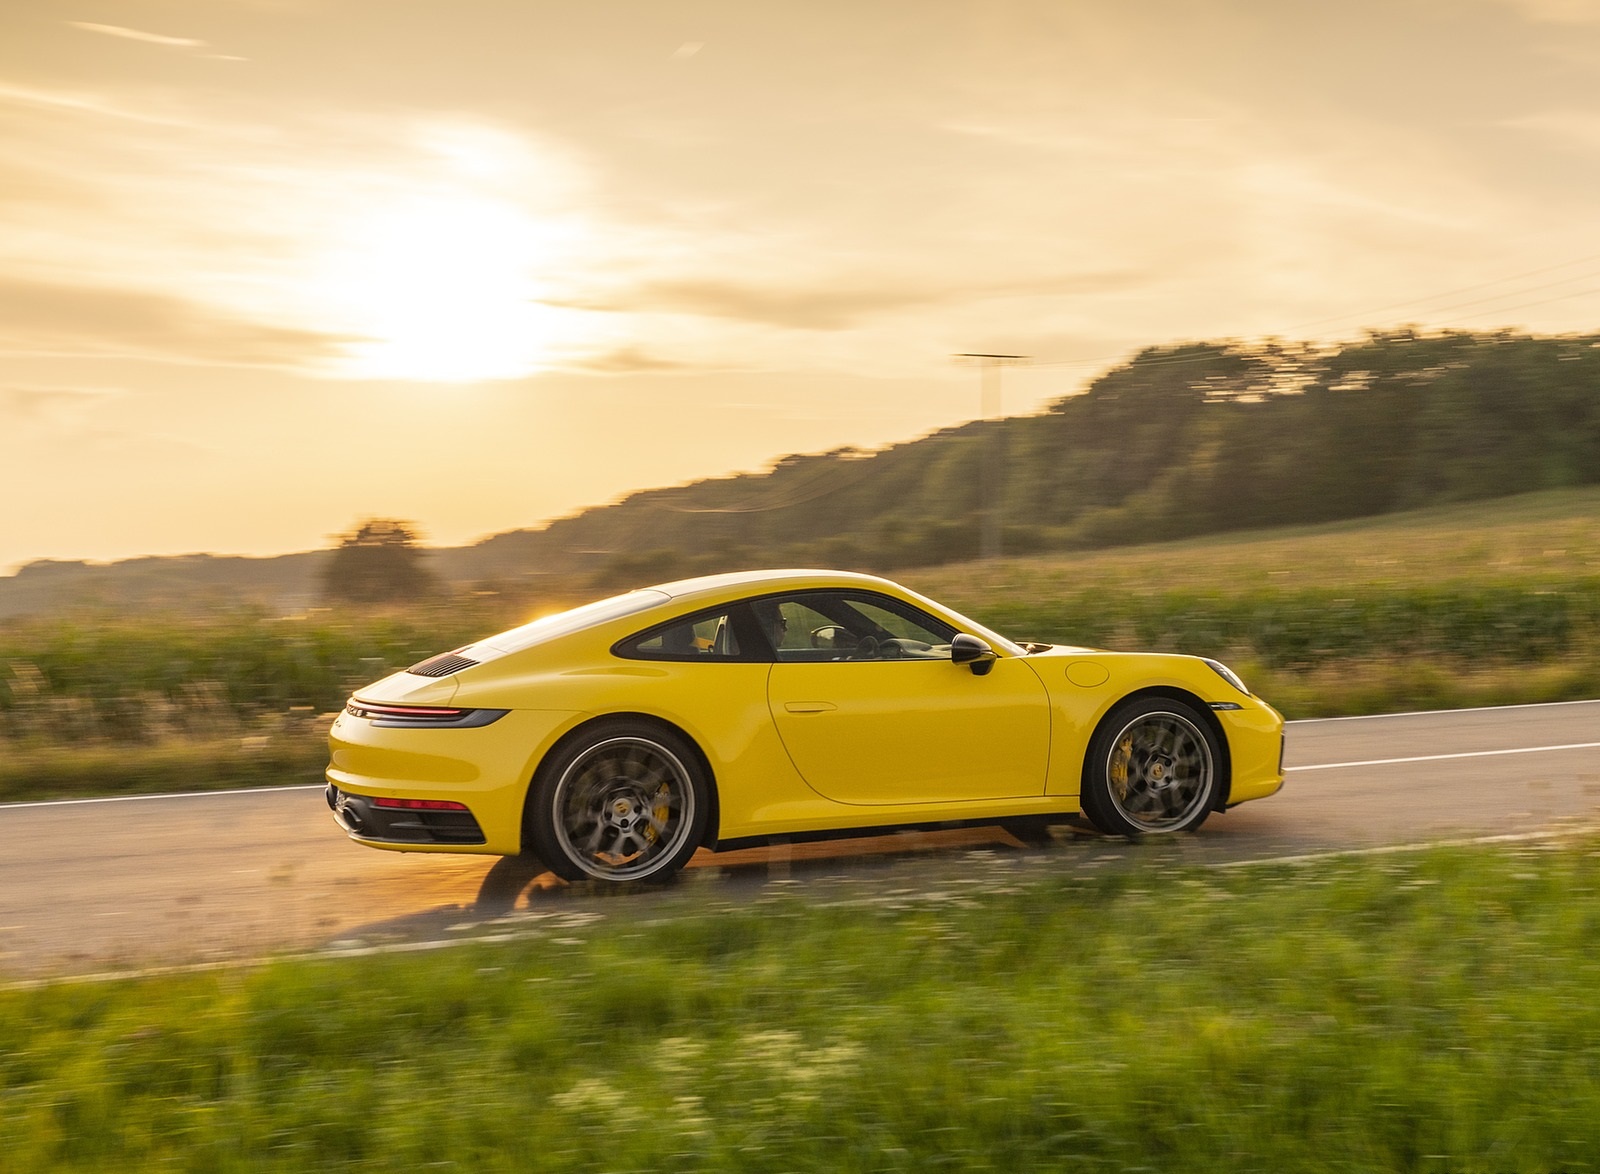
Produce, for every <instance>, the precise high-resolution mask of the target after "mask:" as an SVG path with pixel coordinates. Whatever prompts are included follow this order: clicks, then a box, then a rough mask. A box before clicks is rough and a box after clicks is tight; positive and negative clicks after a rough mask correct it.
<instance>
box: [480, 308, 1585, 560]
mask: <svg viewBox="0 0 1600 1174" xmlns="http://www.w3.org/2000/svg"><path fill="white" fill-rule="evenodd" d="M985 462H989V465H990V468H991V469H993V468H995V467H996V466H998V469H997V473H998V475H997V476H996V477H995V478H994V479H993V481H992V482H990V483H991V484H997V485H998V489H996V490H991V491H989V494H988V495H987V496H988V498H989V499H988V500H985V498H986V493H985V489H984V486H985V477H984V475H983V473H984V463H985ZM1596 482H1600V335H1597V336H1582V337H1558V338H1548V337H1545V338H1541V337H1530V336H1526V335H1517V334H1511V333H1506V332H1501V333H1493V334H1483V333H1465V332H1446V333H1438V334H1424V333H1421V332H1417V331H1412V330H1402V331H1393V332H1387V333H1372V334H1369V335H1368V336H1367V337H1366V338H1364V339H1362V340H1361V341H1359V342H1355V343H1350V344H1346V345H1342V346H1332V347H1318V346H1313V345H1310V344H1291V343H1284V342H1262V343H1243V342H1237V341H1224V342H1203V343H1190V344H1182V345H1175V346H1167V347H1151V348H1148V349H1146V350H1144V351H1142V352H1141V353H1139V354H1138V355H1137V356H1135V357H1134V358H1133V359H1132V360H1130V361H1129V362H1127V363H1125V364H1123V365H1121V366H1119V367H1116V368H1114V369H1113V370H1110V371H1108V372H1106V373H1105V374H1104V375H1102V376H1100V377H1099V378H1098V379H1096V380H1095V381H1094V382H1093V383H1092V384H1091V385H1090V386H1089V387H1088V388H1087V389H1086V390H1085V391H1084V392H1082V393H1080V394H1076V395H1071V396H1067V397H1064V398H1062V399H1060V400H1058V401H1056V402H1055V403H1053V404H1051V405H1050V407H1049V409H1048V410H1046V411H1044V412H1042V413H1040V414H1038V415H1034V416H1024V417H1014V418H1011V419H1006V420H999V421H975V422H973V423H970V424H967V425H964V426H962V427H958V428H950V429H946V430H944V431H941V432H938V433H935V434H934V435H932V436H927V437H924V438H922V439H920V440H916V441H913V442H909V443H905V444H900V445H895V446H893V447H891V448H888V449H884V450H882V451H878V452H872V453H863V452H860V451H857V450H853V449H842V450H838V451H835V452H829V453H820V454H812V455H804V456H791V457H786V458H784V459H783V460H780V461H778V462H777V463H776V464H775V465H774V466H773V467H772V468H771V469H770V470H768V471H767V472H765V473H762V474H747V475H740V476H736V477H726V478H718V479H714V480H707V481H701V482H697V483H695V484H692V485H687V486H680V487H676V488H671V489H655V490H649V491H646V492H642V493H636V494H633V495H632V496H630V497H628V498H627V499H625V500H623V501H621V502H619V503H617V504H615V505H611V506H606V507H603V508H599V509H593V510H588V511H586V512H584V513H582V514H579V515H577V516H575V517H572V518H567V519H563V520H560V521H557V522H555V523H552V524H551V525H550V526H548V527H546V528H545V529H543V530H539V531H519V532H515V533H512V534H504V535H499V536H497V537H496V538H493V539H490V540H488V541H487V542H485V543H483V544H480V546H479V547H478V548H476V550H477V551H478V552H479V554H478V557H479V559H480V560H481V565H482V566H483V567H485V568H486V569H487V568H494V569H497V570H500V571H503V572H514V568H517V567H519V566H520V567H523V568H534V569H537V570H540V571H544V572H549V573H558V574H572V573H575V572H577V573H584V574H588V575H591V576H592V577H593V580H594V582H595V585H597V586H629V585H634V584H638V583H642V582H651V581H660V580H662V579H666V578H671V577H675V576H679V575H689V574H695V573H700V572H703V571H711V570H727V569H734V568H737V567H741V566H753V565H813V566H831V567H842V568H850V569H859V570H868V571H893V570H896V569H899V568H904V567H914V566H929V565H937V564H940V563H947V562H954V561H961V560H965V559H971V558H975V557H977V555H978V552H979V547H980V534H981V529H982V526H983V524H984V520H985V517H986V516H987V511H989V510H991V509H995V510H998V513H999V519H1000V525H1001V533H1002V545H1003V549H1004V552H1005V553H1007V554H1013V555H1017V554H1028V553H1035V552H1041V551H1066V550H1074V549H1088V548H1096V547H1106V546H1117V545H1128V544H1138V543H1145V542H1153V541H1162V540H1169V539H1175V538H1185V537H1192V536H1197V535H1203V534H1209V533H1218V532H1222V531H1228V530H1240V529H1250V528H1257V527H1270V526H1282V525H1297V524H1307V523H1317V522H1327V521H1334V520H1339V519H1344V518H1356V517H1364V516H1370V515H1374V514H1381V513H1387V512H1390V511H1396V510H1405V509H1415V508H1420V507H1424V506H1430V505H1438V504H1444V503H1449V502H1461V501H1469V500H1474V499H1482V498H1491V497H1499V496H1505V495H1510V494H1517V493H1524V492H1530V491H1533V490H1539V489H1550V488H1558V487H1563V486H1576V485H1583V484H1593V483H1596Z"/></svg>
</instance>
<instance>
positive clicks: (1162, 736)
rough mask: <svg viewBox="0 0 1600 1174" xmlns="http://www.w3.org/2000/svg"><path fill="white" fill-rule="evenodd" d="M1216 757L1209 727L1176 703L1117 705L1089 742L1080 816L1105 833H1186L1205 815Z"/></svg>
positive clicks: (1215, 780) (1215, 779)
mask: <svg viewBox="0 0 1600 1174" xmlns="http://www.w3.org/2000/svg"><path fill="white" fill-rule="evenodd" d="M1221 770H1222V754H1221V751H1220V748H1219V747H1218V745H1217V737H1216V734H1215V733H1213V732H1212V729H1211V723H1210V722H1208V721H1207V720H1206V719H1205V717H1204V716H1203V715H1202V714H1201V713H1200V712H1199V711H1198V710H1196V709H1195V708H1194V706H1192V705H1190V704H1188V703H1187V702H1184V701H1178V700H1175V699H1173V698H1170V697H1142V698H1139V699H1137V700H1135V701H1129V702H1127V703H1126V704H1123V705H1120V706H1118V707H1117V708H1116V709H1114V710H1112V711H1111V713H1110V714H1108V715H1107V716H1106V719H1105V720H1104V721H1103V722H1101V723H1100V727H1099V729H1097V730H1095V733H1094V737H1093V738H1092V739H1090V741H1089V753H1088V756H1087V757H1086V758H1085V759H1084V763H1083V793H1082V796H1081V800H1082V803H1083V813H1084V814H1085V815H1087V816H1088V817H1089V820H1090V822H1091V823H1093V824H1094V825H1095V827H1097V828H1099V829H1100V830H1101V831H1102V832H1104V833H1106V834H1107V835H1109V836H1147V835H1162V834H1167V833H1171V832H1188V831H1193V830H1194V829H1195V828H1197V827H1199V826H1200V825H1201V824H1202V823H1204V822H1205V820H1206V816H1208V815H1210V814H1211V804H1212V802H1213V801H1214V800H1215V798H1216V795H1217V788H1218V787H1219V786H1220V785H1221V781H1222V780H1221V777H1220V772H1221Z"/></svg>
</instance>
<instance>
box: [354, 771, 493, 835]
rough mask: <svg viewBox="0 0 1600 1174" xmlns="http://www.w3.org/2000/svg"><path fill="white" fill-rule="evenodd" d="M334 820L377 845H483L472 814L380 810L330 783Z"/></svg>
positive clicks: (368, 799)
mask: <svg viewBox="0 0 1600 1174" xmlns="http://www.w3.org/2000/svg"><path fill="white" fill-rule="evenodd" d="M324 794H325V796H326V798H327V800H328V807H329V808H330V809H332V811H333V820H334V822H335V823H337V824H338V825H339V826H340V827H341V828H343V829H344V831H345V834H346V835H349V836H353V837H355V838H356V839H358V840H362V841H365V842H368V843H377V844H483V843H486V842H487V841H486V839H485V837H484V834H483V829H482V828H481V827H479V826H478V821H477V819H475V818H474V817H473V814H472V812H470V811H410V810H396V809H393V808H387V807H379V806H378V805H377V804H376V803H374V802H373V801H372V800H371V799H370V798H368V797H367V796H365V795H352V794H351V793H350V792H348V791H341V790H339V788H338V787H336V786H334V785H333V784H332V783H329V784H328V786H327V789H326V791H325V792H324Z"/></svg>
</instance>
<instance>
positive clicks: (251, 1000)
mask: <svg viewBox="0 0 1600 1174" xmlns="http://www.w3.org/2000/svg"><path fill="white" fill-rule="evenodd" d="M1597 882H1600V841H1594V840H1592V839H1581V838H1577V839H1569V840H1565V841H1561V842H1547V843H1542V844H1524V845H1520V846H1517V847H1514V848H1513V847H1494V848H1490V847H1478V848H1450V849H1442V848H1441V849H1431V850H1428V851H1426V852H1422V853H1415V854H1397V855H1378V856H1365V857H1353V858H1344V859H1324V860H1320V861H1312V862H1303V863H1300V864H1293V865H1291V864H1264V865H1254V866H1249V867H1244V868H1232V869H1211V870H1202V869H1197V868H1195V867H1193V866H1192V865H1189V866H1185V865H1182V864H1181V862H1180V863H1177V864H1174V863H1172V857H1171V856H1169V855H1164V854H1163V853H1162V852H1161V851H1160V850H1159V848H1157V847H1156V846H1149V847H1147V848H1146V849H1145V850H1143V851H1139V852H1134V853H1132V854H1131V857H1129V858H1125V859H1123V860H1122V861H1119V862H1116V863H1115V864H1114V865H1112V867H1111V868H1108V869H1105V870H1099V871H1095V872H1092V873H1089V874H1078V875H1076V876H1071V877H1065V876H1061V875H1042V874H1040V873H1036V872H1033V871H1031V870H1028V869H1025V868H1019V867H1018V866H1017V865H1016V864H1015V863H1014V861H1013V862H1009V863H1008V861H1007V860H1006V859H1005V858H1003V857H1001V858H994V857H993V854H977V855H976V856H975V857H974V858H973V859H972V860H971V861H970V868H969V869H968V871H967V872H966V874H965V875H964V877H963V879H961V880H958V881H956V882H954V883H952V884H950V885H947V886H944V887H943V888H942V889H941V890H940V891H929V892H908V891H904V890H898V891H892V892H888V893H884V894H882V895H881V896H879V897H875V898H868V899H867V900H866V901H864V902H863V901H856V902H853V903H850V904H848V905H843V906H835V907H826V906H818V905H815V904H807V903H805V902H802V901H800V900H798V899H796V898H795V897H793V896H790V895H786V894H785V892H784V891H783V890H781V889H778V890H775V891H773V892H771V893H769V895H767V896H765V897H762V898H760V899H758V900H757V901H756V902H755V903H754V904H750V905H740V906H727V907H723V906H712V907H706V908H695V909H693V910H692V911H691V912H688V913H685V914H683V915H680V916H676V917H673V918H669V919H663V920H659V921H657V920H641V919H639V918H637V917H635V916H632V915H631V914H630V901H629V898H628V897H627V896H626V895H622V896H619V897H618V898H617V899H616V900H615V901H613V902H609V903H608V904H609V905H610V906H612V907H613V908H614V910H615V911H614V912H604V913H599V914H596V913H585V914H577V915H574V914H571V913H563V912H561V911H560V909H559V907H558V908H557V909H556V910H554V911H545V912H540V913H533V912H529V913H526V914H522V915H516V914H513V915H512V916H511V917H509V918H508V919H506V921H505V922H504V923H503V924H502V925H501V927H500V929H501V930H502V936H503V937H505V938H508V939H511V940H506V941H502V942H500V943H498V944H476V945H471V946H466V947H458V948H456V949H452V950H447V951H444V952H435V953H427V954H420V953H402V954H392V955H387V956H367V957H344V958H337V957H336V958H330V959H326V960H315V959H313V960H305V959H302V960H282V961H278V962H275V963H271V964H263V965H259V966H256V967H251V968H243V969H237V970H226V971H212V972H207V973H196V974H188V975H179V976H168V977H160V978H146V979H136V980H122V981H118V982H114V983H97V984H58V985H54V986H45V987H39V988H33V989H12V990H10V991H0V1153H4V1154H5V1155H6V1160H7V1162H8V1163H12V1164H14V1168H16V1169H28V1170H56V1169H59V1170H86V1171H87V1170H96V1171H98V1170H105V1169H113V1168H114V1169H156V1168H160V1169H175V1170H207V1171H213V1170H214V1171H230V1170H241V1171H242V1170H328V1169H464V1170H525V1169H534V1168H536V1169H540V1170H551V1171H557V1170H616V1171H626V1170H639V1171H645V1170H649V1171H660V1170H708V1171H712V1170H728V1171H752V1170H818V1171H829V1172H833V1171H868V1170H908V1171H909V1170H926V1169H933V1168H939V1169H957V1170H1038V1169H1101V1168H1105V1169H1139V1168H1143V1169H1157V1170H1167V1171H1183V1170H1196V1171H1202V1170H1203V1171H1210V1170H1216V1169H1251V1170H1267V1169H1280V1170H1301V1169H1314V1170H1349V1171H1356V1170H1362V1171H1365V1170H1414V1171H1552V1170H1578V1169H1588V1168H1592V1167H1593V1166H1594V1165H1595V1164H1596V1163H1597V1162H1600V1006H1597V1004H1596V1002H1595V999H1594V991H1595V990H1596V988H1597V986H1600V956H1597V955H1596V952H1595V950H1594V948H1593V946H1594V941H1595V936H1596V933H1597V931H1600V885H1597Z"/></svg>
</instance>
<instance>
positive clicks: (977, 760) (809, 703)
mask: <svg viewBox="0 0 1600 1174" xmlns="http://www.w3.org/2000/svg"><path fill="white" fill-rule="evenodd" d="M752 606H753V608H754V609H755V611H756V614H757V616H758V617H759V618H760V619H761V621H762V623H763V627H764V629H765V630H766V631H767V632H768V634H769V636H770V635H771V634H773V633H774V632H776V633H778V637H777V639H776V640H775V642H774V645H775V646H774V658H775V663H774V664H773V667H772V672H771V674H770V675H769V676H768V685H767V700H768V704H769V706H770V708H771V710H772V719H773V722H774V724H775V725H776V726H777V729H778V733H779V736H780V737H781V738H782V740H783V744H784V747H785V749H787V751H788V752H789V756H790V758H791V759H792V760H793V762H794V764H795V766H796V768H797V769H798V770H799V771H800V774H801V776H802V777H803V778H804V779H805V780H806V782H807V783H808V784H809V785H810V786H811V787H812V788H813V789H815V790H816V791H818V792H820V793H821V794H823V795H824V796H826V797H827V798H829V799H833V800H835V801H837V802H840V803H856V804H922V803H927V804H946V803H952V802H958V801H961V800H982V799H1004V798H1015V797H1021V796H1030V795H1039V794H1042V793H1043V792H1044V786H1045V773H1046V768H1047V765H1048V759H1049V749H1050V746H1049V738H1050V715H1049V703H1048V698H1047V696H1046V693H1045V688H1044V686H1043V684H1042V683H1041V682H1040V680H1039V678H1038V676H1037V674H1035V673H1034V671H1033V669H1032V667H1031V666H1030V665H1028V664H1027V662H1025V661H1023V660H1020V659H1018V658H1015V657H1005V658H1001V659H999V660H997V661H995V662H994V663H993V666H992V668H991V670H990V671H989V672H988V673H986V674H984V675H978V674H976V673H974V672H973V671H972V669H971V668H970V667H969V666H966V665H957V664H954V663H953V662H952V661H951V659H950V638H951V637H952V636H953V635H954V634H955V629H953V628H951V627H950V626H949V625H948V624H946V623H944V622H943V621H942V620H939V619H937V618H935V617H933V616H930V615H928V614H926V613H925V612H922V611H921V610H920V609H918V608H914V607H912V606H911V605H910V604H907V603H905V602H903V601H901V600H896V599H892V598H890V597H888V596H880V595H876V594H875V593H871V592H864V591H839V590H831V591H808V592H796V593H794V594H791V595H786V596H781V597H769V598H768V599H765V600H757V601H755V602H754V603H753V604H752ZM780 621H781V622H780Z"/></svg>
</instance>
